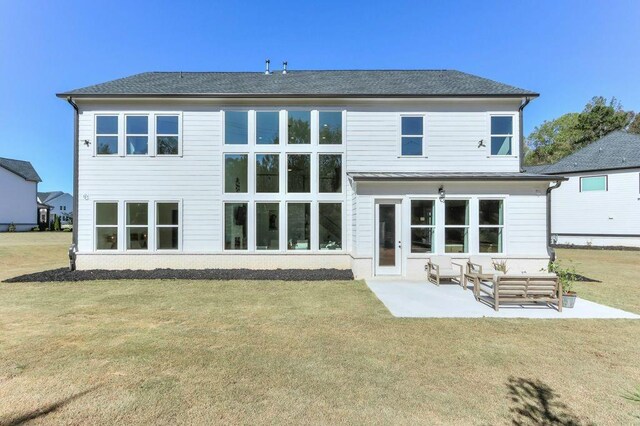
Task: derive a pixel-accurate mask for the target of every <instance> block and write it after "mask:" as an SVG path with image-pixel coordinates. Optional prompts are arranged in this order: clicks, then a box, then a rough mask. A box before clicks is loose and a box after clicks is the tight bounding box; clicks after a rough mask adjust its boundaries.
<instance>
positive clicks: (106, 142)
mask: <svg viewBox="0 0 640 426" xmlns="http://www.w3.org/2000/svg"><path fill="white" fill-rule="evenodd" d="M117 153H118V116H117V115H98V116H96V154H98V155H114V154H117Z"/></svg>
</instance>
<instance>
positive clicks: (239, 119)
mask: <svg viewBox="0 0 640 426" xmlns="http://www.w3.org/2000/svg"><path fill="white" fill-rule="evenodd" d="M248 142H249V113H248V112H247V111H225V113H224V143H225V144H227V145H246V144H247V143H248Z"/></svg>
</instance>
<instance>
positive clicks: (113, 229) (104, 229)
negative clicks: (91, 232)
mask: <svg viewBox="0 0 640 426" xmlns="http://www.w3.org/2000/svg"><path fill="white" fill-rule="evenodd" d="M96 250H118V203H96Z"/></svg>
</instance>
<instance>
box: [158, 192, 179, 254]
mask: <svg viewBox="0 0 640 426" xmlns="http://www.w3.org/2000/svg"><path fill="white" fill-rule="evenodd" d="M158 204H178V224H177V225H160V224H158V211H159V210H158ZM153 225H154V226H153V229H154V234H155V235H154V237H155V242H154V245H153V251H157V252H161V253H165V252H169V253H176V252H180V251H182V200H155V201H154V221H153ZM160 228H177V229H178V247H177V248H175V249H160V248H158V241H159V238H158V231H159V229H160Z"/></svg>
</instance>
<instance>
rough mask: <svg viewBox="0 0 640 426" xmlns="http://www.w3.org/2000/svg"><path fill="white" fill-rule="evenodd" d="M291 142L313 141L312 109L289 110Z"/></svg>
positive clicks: (306, 142)
mask: <svg viewBox="0 0 640 426" xmlns="http://www.w3.org/2000/svg"><path fill="white" fill-rule="evenodd" d="M288 127H289V143H290V144H294V145H296V144H305V145H308V144H310V143H311V111H289V123H288Z"/></svg>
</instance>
